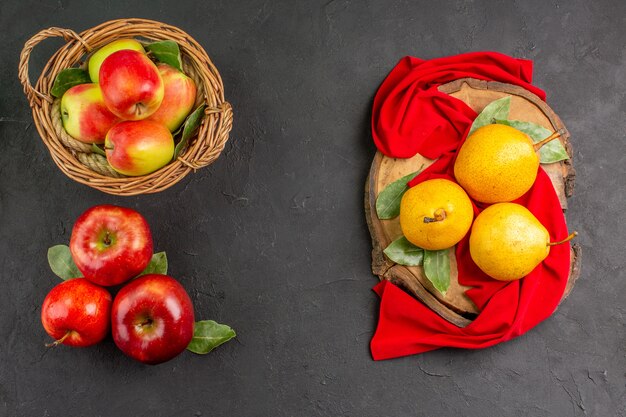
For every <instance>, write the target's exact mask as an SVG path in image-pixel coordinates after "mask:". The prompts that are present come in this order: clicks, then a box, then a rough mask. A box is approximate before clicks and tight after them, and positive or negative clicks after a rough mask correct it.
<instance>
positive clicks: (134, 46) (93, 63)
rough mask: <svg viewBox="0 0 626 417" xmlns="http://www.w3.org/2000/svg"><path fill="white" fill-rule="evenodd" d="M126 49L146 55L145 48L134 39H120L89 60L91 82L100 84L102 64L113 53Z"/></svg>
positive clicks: (99, 50) (97, 52) (105, 46)
mask: <svg viewBox="0 0 626 417" xmlns="http://www.w3.org/2000/svg"><path fill="white" fill-rule="evenodd" d="M124 49H131V50H133V51H137V52H141V53H143V54H145V53H146V51H145V49H143V46H142V45H141V44H140V43H139V42H138V41H136V40H134V39H118V40H116V41H113V42H111V43H108V44H106V45H104V46H103V47H102V48H100V49H98V50H97V51H96V52H95V53H94V54H93V55H91V58H89V64H88V66H89V78H91V81H93V82H94V83H97V82H100V66H101V65H102V62H103V61H104V60H105V59H106V58H107V57H108V56H109V55H111V54H112V53H113V52H117V51H121V50H124Z"/></svg>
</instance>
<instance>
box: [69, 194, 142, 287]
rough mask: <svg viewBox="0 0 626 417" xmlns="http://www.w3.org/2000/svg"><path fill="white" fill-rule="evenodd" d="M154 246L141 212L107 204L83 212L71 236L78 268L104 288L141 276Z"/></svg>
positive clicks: (71, 250) (73, 254) (71, 246)
mask: <svg viewBox="0 0 626 417" xmlns="http://www.w3.org/2000/svg"><path fill="white" fill-rule="evenodd" d="M152 247H153V245H152V233H151V232H150V228H149V226H148V222H146V219H144V218H143V216H142V215H141V214H139V213H138V212H137V211H135V210H133V209H129V208H125V207H118V206H113V205H106V204H105V205H99V206H94V207H91V208H90V209H88V210H87V211H85V212H84V213H83V214H81V215H80V216H79V217H78V219H76V222H75V223H74V227H73V229H72V236H71V237H70V252H71V253H72V258H73V259H74V262H75V263H76V266H77V267H78V270H79V271H80V272H82V274H83V276H84V277H85V278H87V279H88V280H89V281H91V282H93V283H95V284H98V285H103V286H105V287H108V286H112V285H118V284H121V283H123V282H125V281H128V280H129V279H131V278H133V277H136V276H137V275H139V273H141V272H142V271H143V270H144V269H145V268H146V266H148V263H150V259H151V258H152Z"/></svg>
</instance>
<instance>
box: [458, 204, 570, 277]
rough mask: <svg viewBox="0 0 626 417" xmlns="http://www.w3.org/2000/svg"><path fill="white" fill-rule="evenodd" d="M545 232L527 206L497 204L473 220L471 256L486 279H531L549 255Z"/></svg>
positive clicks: (548, 241)
mask: <svg viewBox="0 0 626 417" xmlns="http://www.w3.org/2000/svg"><path fill="white" fill-rule="evenodd" d="M574 236H576V232H574V233H572V234H571V235H569V236H568V237H567V238H566V239H564V240H562V241H560V242H550V235H549V234H548V231H547V230H546V228H545V227H544V226H543V225H542V224H541V223H540V222H539V220H537V218H536V217H535V216H534V215H533V214H532V213H531V212H530V211H529V210H528V209H527V208H526V207H524V206H521V205H519V204H515V203H498V204H494V205H492V206H489V207H487V208H486V209H485V210H483V211H482V212H481V213H480V214H479V215H478V216H477V217H476V219H475V220H474V224H473V226H472V231H471V232H470V239H469V244H470V255H471V256H472V259H473V260H474V262H475V263H476V265H478V267H479V268H480V269H481V270H482V271H483V272H484V273H485V274H487V275H489V276H490V277H492V278H495V279H497V280H500V281H513V280H516V279H520V278H522V277H525V276H526V275H528V274H529V273H530V272H531V271H532V270H533V269H535V267H536V266H537V265H539V264H540V263H541V262H542V261H543V260H544V259H545V258H546V257H547V256H548V254H549V253H550V246H554V245H558V244H560V243H564V242H567V241H568V240H570V239H571V238H573V237H574Z"/></svg>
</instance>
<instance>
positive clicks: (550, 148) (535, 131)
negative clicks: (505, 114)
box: [496, 119, 569, 164]
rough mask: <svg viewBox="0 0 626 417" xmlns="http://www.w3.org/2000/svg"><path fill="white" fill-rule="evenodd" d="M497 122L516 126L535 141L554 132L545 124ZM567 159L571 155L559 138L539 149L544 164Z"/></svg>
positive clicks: (540, 158)
mask: <svg viewBox="0 0 626 417" xmlns="http://www.w3.org/2000/svg"><path fill="white" fill-rule="evenodd" d="M496 123H498V124H501V125H507V126H511V127H514V128H515V129H517V130H520V131H522V132H524V133H526V134H527V135H528V136H530V138H531V139H532V140H533V142H535V143H537V142H541V140H543V139H545V138H547V137H548V136H550V135H551V134H552V131H550V129H546V128H545V127H543V126H540V125H538V124H536V123H531V122H522V121H520V120H501V119H496ZM565 159H569V155H567V151H566V150H565V146H563V143H561V141H560V140H558V139H554V140H551V141H550V142H548V143H546V144H545V145H543V146H542V147H541V149H539V160H540V161H541V163H542V164H551V163H553V162H559V161H563V160H565Z"/></svg>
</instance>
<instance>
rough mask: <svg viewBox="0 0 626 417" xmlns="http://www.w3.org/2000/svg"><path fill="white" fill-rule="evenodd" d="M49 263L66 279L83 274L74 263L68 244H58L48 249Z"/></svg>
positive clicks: (59, 275)
mask: <svg viewBox="0 0 626 417" xmlns="http://www.w3.org/2000/svg"><path fill="white" fill-rule="evenodd" d="M48 264H50V269H52V272H54V274H55V275H56V276H58V277H59V278H61V279H62V280H64V281H65V280H68V279H72V278H80V277H82V276H83V274H81V272H80V271H79V270H78V267H77V266H76V264H75V263H74V259H73V258H72V253H71V252H70V248H69V246H67V245H56V246H52V247H51V248H50V249H48Z"/></svg>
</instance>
